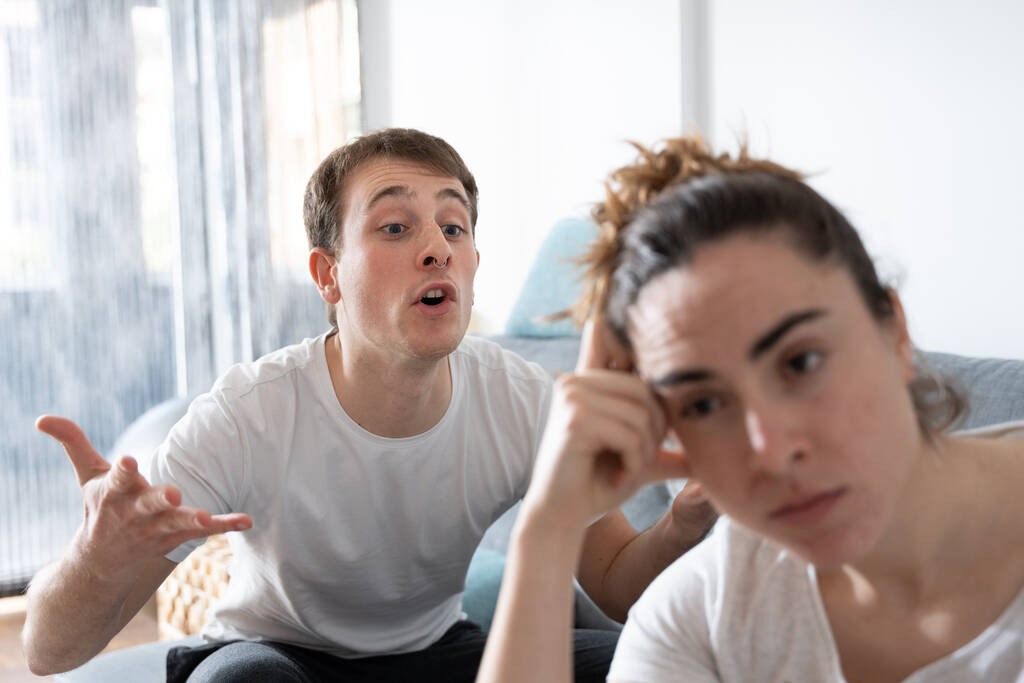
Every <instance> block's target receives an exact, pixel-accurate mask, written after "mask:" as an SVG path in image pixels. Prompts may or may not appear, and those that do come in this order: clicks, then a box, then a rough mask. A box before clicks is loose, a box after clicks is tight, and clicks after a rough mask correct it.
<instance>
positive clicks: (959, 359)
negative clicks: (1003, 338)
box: [924, 352, 1024, 429]
mask: <svg viewBox="0 0 1024 683" xmlns="http://www.w3.org/2000/svg"><path fill="white" fill-rule="evenodd" d="M924 356H925V358H926V360H927V363H928V365H929V366H931V368H932V369H934V370H935V372H936V373H937V374H938V375H939V376H940V377H944V378H946V379H948V380H950V381H952V383H953V386H954V388H956V389H959V390H960V391H961V392H962V393H963V394H964V396H965V398H966V399H967V412H966V414H965V415H964V416H963V418H962V419H961V421H960V422H958V423H957V425H956V427H957V428H961V429H973V428H974V427H982V426H985V425H992V424H999V423H1000V422H1010V421H1012V420H1024V360H1007V359H1002V358H973V357H971V356H958V355H955V354H951V353H937V352H927V353H925V354H924Z"/></svg>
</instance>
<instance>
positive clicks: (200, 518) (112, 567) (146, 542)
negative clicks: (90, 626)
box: [36, 415, 252, 581]
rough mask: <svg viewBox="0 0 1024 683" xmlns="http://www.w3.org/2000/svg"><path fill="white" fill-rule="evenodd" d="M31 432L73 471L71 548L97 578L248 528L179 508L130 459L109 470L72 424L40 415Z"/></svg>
mask: <svg viewBox="0 0 1024 683" xmlns="http://www.w3.org/2000/svg"><path fill="white" fill-rule="evenodd" d="M36 428H37V429H38V430H39V431H41V432H44V433H45V434H49V435H50V436H51V437H53V438H54V439H56V440H57V441H59V442H60V444H61V445H62V446H63V447H64V451H65V452H66V453H67V454H68V458H69V459H70V460H71V464H72V466H73V467H74V468H75V474H76V475H77V476H78V484H79V486H80V487H81V488H82V499H83V502H84V505H85V519H84V520H83V522H82V526H81V528H80V529H79V531H78V533H77V534H76V537H75V541H74V543H75V545H76V546H78V551H79V553H81V557H82V559H83V560H85V561H86V562H87V564H88V566H89V569H90V571H92V572H93V573H94V575H95V576H96V578H99V579H101V580H111V581H115V580H118V579H119V578H121V577H123V576H128V575H131V574H132V572H134V571H135V570H137V569H138V568H139V567H140V566H141V565H142V564H144V563H145V562H147V561H149V560H151V559H152V558H154V557H159V556H161V555H164V554H166V553H168V552H170V551H171V550H172V549H174V548H175V547H177V546H178V545H180V544H181V543H184V542H185V541H188V540H191V539H194V538H201V537H204V536H209V535H211V534H219V533H223V532H225V531H242V530H244V529H249V528H251V527H252V519H251V518H250V517H249V516H248V515H246V514H241V513H231V514H226V515H211V514H210V513H209V512H207V511H205V510H200V509H197V508H192V507H186V506H183V505H181V492H180V491H178V489H176V488H175V487H173V486H170V485H160V486H150V485H149V482H147V481H146V479H145V477H143V476H142V475H141V474H140V473H139V466H138V463H137V462H136V461H135V458H133V457H131V456H122V457H121V458H118V459H117V461H116V462H115V463H114V464H113V465H111V464H110V463H108V462H107V461H106V460H104V459H103V456H101V455H100V454H99V453H97V452H96V449H94V448H93V447H92V444H91V443H89V439H88V438H86V436H85V433H84V432H83V431H82V430H81V428H79V426H78V425H76V424H75V423H74V422H72V421H71V420H68V419H65V418H62V417H55V416H52V415H44V416H42V417H40V418H39V419H38V420H37V421H36Z"/></svg>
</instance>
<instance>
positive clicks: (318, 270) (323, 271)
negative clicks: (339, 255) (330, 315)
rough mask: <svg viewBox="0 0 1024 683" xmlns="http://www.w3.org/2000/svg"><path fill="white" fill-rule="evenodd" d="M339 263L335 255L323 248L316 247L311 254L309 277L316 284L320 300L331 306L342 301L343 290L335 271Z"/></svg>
mask: <svg viewBox="0 0 1024 683" xmlns="http://www.w3.org/2000/svg"><path fill="white" fill-rule="evenodd" d="M337 263H338V261H337V259H335V258H334V254H332V253H331V252H329V251H327V250H326V249H324V248H323V247H316V248H315V249H312V250H310V252H309V275H310V277H312V278H313V282H315V283H316V288H317V291H318V292H320V298H321V299H323V300H324V301H325V302H327V303H329V304H331V305H334V304H337V303H338V302H339V301H341V289H340V287H339V286H338V280H337V278H336V277H335V270H334V266H336V265H337Z"/></svg>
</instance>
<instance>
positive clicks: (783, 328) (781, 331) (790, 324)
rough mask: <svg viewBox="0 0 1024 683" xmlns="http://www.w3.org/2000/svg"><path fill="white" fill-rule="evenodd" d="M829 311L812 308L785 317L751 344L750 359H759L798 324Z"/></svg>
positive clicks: (748, 353)
mask: <svg viewBox="0 0 1024 683" xmlns="http://www.w3.org/2000/svg"><path fill="white" fill-rule="evenodd" d="M826 314H827V311H825V309H823V308H812V309H810V310H807V311H801V312H799V313H793V314H792V315H787V316H786V317H785V318H783V319H782V320H781V321H780V322H779V323H778V324H777V325H775V327H773V328H772V329H770V330H768V331H767V332H765V333H764V334H762V335H761V336H760V337H759V338H758V339H757V341H755V342H754V343H753V344H752V345H751V346H750V351H748V352H747V355H748V356H749V358H750V360H757V359H758V357H759V356H761V355H763V354H764V353H765V352H766V351H767V350H768V349H770V348H771V347H773V346H775V344H777V343H778V341H779V340H780V339H782V337H783V336H785V334H786V333H787V332H789V331H790V330H791V329H793V328H794V327H796V326H797V325H801V324H803V323H806V322H809V321H811V320H815V319H816V318H820V317H821V316H823V315H826Z"/></svg>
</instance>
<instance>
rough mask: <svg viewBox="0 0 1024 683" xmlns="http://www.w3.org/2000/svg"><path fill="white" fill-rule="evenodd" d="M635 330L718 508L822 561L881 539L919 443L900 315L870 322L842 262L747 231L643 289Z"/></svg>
mask: <svg viewBox="0 0 1024 683" xmlns="http://www.w3.org/2000/svg"><path fill="white" fill-rule="evenodd" d="M897 308H898V306H897ZM628 324H629V335H630V339H631V342H632V345H633V349H634V352H635V355H636V366H637V369H638V371H639V372H640V374H641V376H642V377H644V378H645V379H647V380H648V381H650V382H651V384H652V386H653V387H654V389H655V391H656V392H657V393H658V395H659V396H660V397H661V398H662V399H663V400H664V404H665V407H666V411H667V414H668V418H669V424H670V426H671V428H672V429H673V431H674V432H675V434H676V436H677V437H678V438H679V440H680V442H681V444H682V445H683V448H684V451H685V454H686V458H687V461H688V463H689V466H690V469H691V471H692V476H693V477H694V478H696V479H697V480H699V481H700V482H701V483H702V484H703V486H704V487H705V490H706V491H707V493H708V495H709V497H710V498H711V500H712V502H713V503H714V504H715V506H716V507H717V508H718V509H719V510H720V511H721V512H724V513H726V514H728V515H729V516H730V517H732V518H733V519H734V520H736V521H737V522H739V523H741V524H742V525H744V526H746V527H747V528H749V529H752V530H753V531H756V532H758V533H761V534H764V535H766V536H768V537H770V538H772V539H774V540H776V541H777V542H779V543H781V544H783V545H785V546H786V547H788V548H790V549H791V550H793V551H795V552H797V553H799V554H800V555H802V556H803V557H804V558H806V559H807V560H809V561H810V562H813V563H814V564H815V565H817V566H819V567H829V566H835V565H838V564H841V563H843V562H848V561H852V560H854V559H856V558H857V557H860V556H861V555H863V554H864V553H865V552H867V551H868V550H869V549H870V548H871V547H872V546H873V545H874V544H875V542H876V541H877V540H878V539H879V537H880V536H881V534H882V533H883V532H884V531H885V528H886V526H887V524H888V521H889V519H890V516H891V512H892V510H893V507H894V505H895V503H896V502H897V500H898V497H899V496H900V492H901V490H902V488H903V486H904V484H905V482H906V481H907V478H908V475H909V473H910V469H911V466H912V463H913V461H914V458H915V457H916V455H917V454H918V452H919V450H920V447H921V442H922V436H921V434H920V431H919V428H918V425H917V420H916V417H915V414H914V410H913V406H912V403H911V399H910V395H909V392H908V390H907V386H906V385H907V382H908V381H909V380H910V379H911V378H912V377H913V373H914V369H913V363H912V355H911V346H910V341H909V339H908V338H907V333H906V326H905V322H904V319H903V316H902V312H901V311H898V313H897V315H896V316H894V317H893V318H892V319H891V320H889V321H883V322H878V321H876V320H875V319H874V318H873V317H872V316H871V314H870V313H869V312H868V309H867V307H866V306H865V304H864V302H863V300H862V298H861V296H860V294H859V292H858V291H857V288H856V285H855V284H854V282H853V280H852V278H851V277H850V276H849V274H848V273H847V272H846V270H845V269H843V268H841V267H837V266H834V265H831V264H822V263H815V262H812V261H809V260H808V259H807V258H806V257H804V256H803V255H801V254H800V253H798V252H797V251H795V250H794V249H793V248H792V247H791V246H789V245H788V244H787V243H786V242H785V241H784V240H783V239H782V237H781V236H779V235H774V236H745V235H742V234H741V235H739V236H735V237H730V238H727V239H725V240H722V241H719V242H713V243H710V244H707V245H704V246H701V247H699V248H698V250H697V251H696V253H695V256H694V259H693V261H692V262H691V263H690V264H689V265H686V266H680V267H677V268H674V269H672V270H671V271H668V272H666V273H663V274H662V275H659V276H658V277H656V278H655V279H653V280H652V281H651V282H649V283H648V284H647V285H646V286H645V287H644V288H643V289H642V290H641V292H640V296H639V297H638V299H637V301H636V303H635V304H634V305H633V307H632V308H631V309H630V311H629V317H628Z"/></svg>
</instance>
